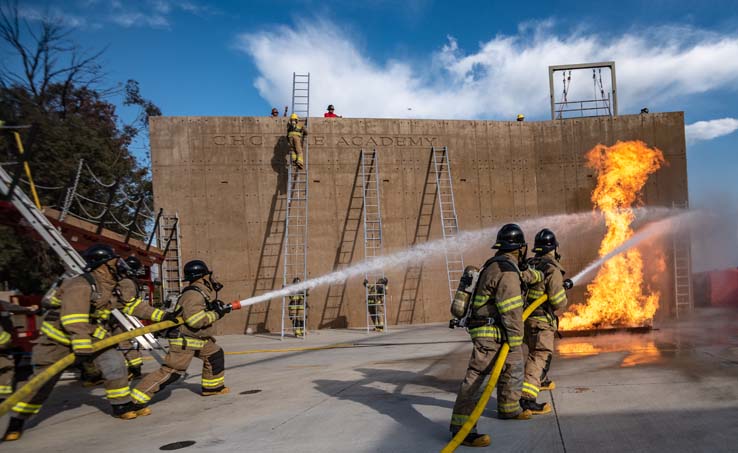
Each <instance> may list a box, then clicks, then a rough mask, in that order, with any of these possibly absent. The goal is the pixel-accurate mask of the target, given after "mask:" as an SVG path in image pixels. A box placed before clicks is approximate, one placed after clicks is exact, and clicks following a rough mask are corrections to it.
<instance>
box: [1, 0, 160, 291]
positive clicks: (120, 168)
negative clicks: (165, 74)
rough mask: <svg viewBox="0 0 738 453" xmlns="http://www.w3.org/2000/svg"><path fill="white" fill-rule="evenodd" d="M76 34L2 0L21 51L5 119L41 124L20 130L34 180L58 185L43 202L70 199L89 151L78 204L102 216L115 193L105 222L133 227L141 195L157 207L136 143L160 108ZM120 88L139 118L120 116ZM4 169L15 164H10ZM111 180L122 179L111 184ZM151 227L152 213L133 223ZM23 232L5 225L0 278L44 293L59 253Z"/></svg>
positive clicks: (7, 64) (8, 73) (8, 35)
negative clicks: (30, 17) (107, 76)
mask: <svg viewBox="0 0 738 453" xmlns="http://www.w3.org/2000/svg"><path fill="white" fill-rule="evenodd" d="M71 35H72V30H69V29H66V28H65V27H64V26H63V25H62V24H61V23H60V22H59V21H55V20H54V19H53V18H46V19H43V20H41V21H40V22H29V21H27V20H24V19H22V18H21V17H20V15H19V11H18V4H17V2H15V3H8V2H6V3H3V4H1V5H0V46H2V47H3V48H4V49H3V50H4V51H5V54H7V55H10V56H11V57H13V58H10V59H9V58H4V67H3V68H2V69H1V70H0V119H2V120H4V121H5V122H6V123H7V124H11V125H12V124H32V125H33V128H32V129H31V130H28V129H24V130H22V137H23V140H24V143H25V144H26V147H27V151H28V152H29V153H30V156H31V157H30V160H29V164H30V167H31V170H32V173H33V178H34V182H35V183H36V184H38V185H39V186H42V187H47V188H56V189H53V190H52V189H42V190H39V196H40V198H41V202H42V204H43V205H45V206H53V207H56V208H58V209H60V208H61V207H62V205H63V203H64V199H65V195H66V188H67V187H69V186H71V184H72V182H73V181H74V179H75V176H76V172H77V168H78V165H79V162H80V159H84V163H85V165H86V167H85V170H84V171H83V174H82V177H81V178H80V180H79V185H78V187H77V191H76V193H77V194H78V195H79V196H78V197H77V198H76V199H75V201H74V205H73V206H72V209H71V212H73V213H74V214H76V215H78V216H80V217H92V218H94V217H98V216H99V215H100V214H101V213H102V211H103V209H104V204H103V205H101V204H98V203H100V202H102V203H105V202H107V200H108V198H109V197H110V196H111V193H112V194H113V198H112V200H113V202H112V207H111V210H110V213H109V214H108V215H107V216H106V219H107V221H106V223H105V227H106V228H109V229H112V230H115V231H117V232H125V230H126V228H124V227H123V226H121V224H123V225H126V224H129V223H131V222H132V220H133V217H134V211H135V207H136V202H135V201H136V200H137V199H138V198H139V197H143V198H144V200H145V202H146V203H147V205H148V206H151V205H152V199H153V194H152V187H151V180H150V176H149V173H148V169H147V168H145V167H143V166H141V165H140V164H139V162H138V161H137V159H136V157H135V156H134V155H133V154H132V153H131V151H130V149H129V146H130V145H131V143H132V141H133V140H134V138H136V136H137V135H139V134H145V136H144V139H147V138H148V137H147V134H148V129H147V123H148V118H149V117H150V116H155V115H160V114H161V111H160V110H159V108H158V107H157V106H156V105H155V104H154V103H153V102H151V101H149V100H147V99H146V98H144V97H143V96H142V95H141V93H140V88H139V85H138V83H137V82H136V81H134V80H129V81H128V82H127V84H126V86H125V87H124V88H122V87H121V86H118V87H116V88H113V89H109V88H103V87H102V86H101V83H102V82H103V81H104V74H103V71H102V64H101V63H100V60H101V56H102V54H103V51H102V50H99V51H92V52H89V51H85V50H83V49H81V48H80V47H79V46H78V45H76V44H75V43H74V42H73V41H72V40H71ZM116 95H117V96H121V95H122V96H124V98H123V102H124V104H125V105H130V106H138V107H139V110H140V114H139V115H138V117H137V118H136V119H135V120H134V121H133V123H131V124H123V122H122V121H121V119H120V118H119V116H118V115H117V113H116V109H115V105H113V104H112V103H111V102H110V101H109V100H108V99H110V97H111V96H116ZM0 140H1V142H0V149H1V150H2V151H0V153H1V154H0V159H1V160H2V161H3V162H13V161H18V160H19V156H18V153H17V151H16V150H15V146H14V143H13V142H12V139H11V137H10V135H9V134H3V137H2V138H0ZM88 168H89V171H88ZM6 170H7V171H9V172H11V171H13V169H12V167H6ZM90 172H91V173H93V174H94V175H95V177H94V178H93V177H92V175H91V174H90ZM101 182H102V183H103V184H100V183H101ZM110 184H115V185H114V186H113V187H106V185H110ZM21 188H23V189H27V186H24V185H21ZM89 200H94V201H97V202H98V203H94V202H92V201H89ZM80 205H81V206H80ZM146 227H147V220H146V219H145V218H142V217H139V218H138V219H137V221H136V225H135V227H132V228H133V231H138V230H140V231H146ZM18 233H19V231H18V230H17V229H15V228H8V227H4V228H3V230H2V231H0V235H1V236H0V282H3V281H7V282H9V283H10V286H13V287H17V288H19V289H21V290H23V291H24V292H38V291H40V290H41V289H42V288H43V286H45V285H46V284H48V282H49V281H52V280H53V279H54V278H55V275H53V274H55V272H56V271H58V264H57V263H55V262H54V259H49V258H48V256H49V255H53V253H51V252H50V251H49V250H47V247H46V246H45V245H44V244H40V243H39V242H40V241H38V240H34V239H32V238H30V237H27V236H23V235H20V234H18ZM50 274H51V275H50Z"/></svg>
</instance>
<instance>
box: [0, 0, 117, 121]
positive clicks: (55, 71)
mask: <svg viewBox="0 0 738 453" xmlns="http://www.w3.org/2000/svg"><path fill="white" fill-rule="evenodd" d="M71 32H72V30H71V29H69V28H67V27H65V26H64V25H63V23H62V21H61V19H59V18H53V17H51V16H50V15H49V14H46V15H44V17H43V18H42V19H41V20H40V23H39V24H37V26H34V24H31V23H30V22H29V21H28V20H27V19H24V18H23V17H22V14H21V12H20V10H19V8H18V2H17V0H16V1H12V2H11V1H3V2H2V3H0V40H2V41H4V43H5V45H7V46H8V47H9V48H10V49H11V51H12V53H15V54H16V56H17V60H15V61H14V63H15V64H14V65H13V66H10V65H9V63H10V62H9V61H8V60H5V59H4V60H5V61H4V62H3V64H2V67H0V84H2V86H3V87H5V88H10V87H13V86H20V87H23V88H24V89H26V90H27V91H28V92H30V93H32V95H33V98H34V100H35V102H36V103H37V104H38V105H39V107H41V108H43V109H44V110H46V107H47V106H46V102H47V101H48V99H49V97H48V96H47V90H48V89H49V87H50V86H51V85H55V84H59V85H60V86H61V87H62V105H66V103H65V102H64V100H65V99H66V94H67V93H69V92H70V90H71V89H72V88H73V87H76V88H80V87H83V88H84V87H91V86H94V85H96V84H98V83H99V82H100V81H101V80H102V78H103V76H104V73H103V70H102V66H101V65H100V64H99V62H98V60H99V58H100V56H101V55H102V54H103V53H104V52H105V49H104V48H103V49H101V50H98V51H92V52H90V51H86V50H84V49H82V48H80V47H79V46H78V45H76V44H75V43H73V42H72V41H71V40H69V39H68V37H69V35H70V33H71Z"/></svg>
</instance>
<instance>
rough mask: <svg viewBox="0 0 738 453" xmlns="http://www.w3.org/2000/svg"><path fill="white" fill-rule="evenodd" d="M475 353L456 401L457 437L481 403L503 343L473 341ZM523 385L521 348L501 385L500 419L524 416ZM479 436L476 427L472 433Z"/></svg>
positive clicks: (510, 360)
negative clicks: (484, 384) (487, 379)
mask: <svg viewBox="0 0 738 453" xmlns="http://www.w3.org/2000/svg"><path fill="white" fill-rule="evenodd" d="M472 343H473V345H474V350H473V351H472V355H471V358H470V359H469V367H468V368H467V370H466V376H464V380H463V381H461V388H460V389H459V394H458V396H457V397H456V403H455V404H454V410H453V414H452V415H451V432H453V433H456V432H457V431H458V430H459V429H461V426H462V425H463V424H464V423H465V422H466V421H467V420H468V419H469V414H471V413H472V411H473V410H474V406H476V404H477V401H478V400H479V397H480V394H481V389H482V384H483V383H484V381H485V379H486V377H487V376H489V374H490V372H491V371H492V367H493V366H494V363H495V360H496V359H497V355H498V354H499V352H500V348H501V347H502V343H498V342H497V341H495V340H494V339H493V338H485V337H479V338H474V339H472ZM522 383H523V355H522V351H521V348H520V347H516V348H511V349H510V353H509V354H508V356H507V360H506V361H505V365H504V367H503V369H502V373H501V374H500V379H499V381H498V382H497V414H498V416H499V417H500V418H515V417H517V416H518V415H520V413H521V412H523V409H522V408H521V407H520V388H521V386H522ZM472 432H476V426H475V427H474V429H473V430H472Z"/></svg>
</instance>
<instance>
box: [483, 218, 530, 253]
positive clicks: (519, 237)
mask: <svg viewBox="0 0 738 453" xmlns="http://www.w3.org/2000/svg"><path fill="white" fill-rule="evenodd" d="M527 245H528V244H526V243H525V235H523V230H522V229H520V227H519V226H518V225H516V224H514V223H508V224H507V225H504V226H503V227H502V228H500V231H498V232H497V240H496V241H495V245H493V246H492V248H493V249H498V250H500V251H502V252H509V251H512V250H518V249H519V248H522V247H525V246H527Z"/></svg>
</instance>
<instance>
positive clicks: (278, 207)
mask: <svg viewBox="0 0 738 453" xmlns="http://www.w3.org/2000/svg"><path fill="white" fill-rule="evenodd" d="M285 130H286V120H285V119H283V118H276V119H273V118H268V117H156V118H152V120H151V151H152V167H153V182H154V195H155V204H156V208H157V209H158V208H164V210H165V211H166V212H169V213H173V212H175V211H176V212H178V213H179V215H180V219H181V232H182V251H183V260H184V261H186V260H189V259H194V258H200V259H204V260H205V261H206V262H207V263H208V264H209V265H211V266H212V267H213V268H214V269H215V272H216V274H217V276H218V277H219V278H220V280H221V281H222V282H223V283H224V284H225V289H224V291H223V294H222V297H221V298H222V299H223V300H226V301H227V300H232V299H243V298H246V297H249V296H252V295H257V294H262V293H264V292H266V291H269V290H271V289H273V288H279V287H281V286H282V265H281V260H280V255H281V252H282V240H283V232H284V216H285V204H286V203H285V196H286V194H285V190H286V167H285V163H286V154H287V152H288V147H287V145H286V142H285V140H284V139H283V137H284V133H285ZM309 130H310V135H309V143H310V156H309V159H310V167H309V168H310V178H309V183H310V201H309V209H310V216H309V225H310V230H309V243H308V272H309V276H310V277H316V276H320V275H322V274H325V273H327V272H330V271H333V270H335V269H338V268H343V267H346V266H348V265H350V264H352V263H357V262H359V261H361V260H362V259H363V254H364V249H363V246H364V245H363V232H362V228H363V227H362V223H361V209H362V200H361V195H362V194H361V175H360V168H359V152H360V149H361V148H366V149H367V150H371V149H373V148H376V149H377V151H378V155H379V157H378V158H379V165H380V170H379V174H380V178H381V205H382V216H383V226H384V239H385V242H384V248H385V253H391V252H393V251H399V250H402V249H405V248H406V247H409V246H411V245H413V244H417V243H422V242H425V241H429V240H434V239H439V238H440V237H441V231H440V214H439V212H438V205H437V202H436V200H435V190H436V187H435V178H434V175H433V173H432V167H431V166H432V162H431V160H430V156H431V146H448V148H449V153H450V158H451V166H452V174H453V184H454V191H455V199H456V208H457V213H458V217H459V225H460V228H461V229H462V230H478V229H481V228H489V227H493V226H500V225H502V224H504V223H507V222H510V221H521V220H523V219H529V218H535V217H539V216H548V215H553V214H562V213H580V212H587V211H591V210H592V203H591V201H590V194H591V192H592V189H593V187H594V185H595V183H596V176H595V175H594V174H593V172H592V170H590V169H588V168H586V166H585V158H584V155H585V153H586V152H587V151H588V150H590V149H591V148H592V147H593V146H595V145H596V144H598V143H602V144H606V145H612V144H613V143H615V142H616V141H617V140H634V139H638V140H643V141H644V142H646V143H647V144H648V145H650V146H656V147H658V148H659V149H661V150H662V151H663V152H664V155H665V157H666V160H667V161H668V165H666V166H665V167H664V168H662V169H661V170H659V171H658V172H657V173H656V174H654V175H652V176H651V178H650V179H649V181H648V183H647V185H646V187H645V190H644V196H643V201H644V203H645V204H646V205H649V206H667V207H671V206H672V203H673V202H685V201H687V173H686V153H685V150H686V145H685V138H684V115H683V113H682V112H676V113H659V114H653V113H652V114H648V115H627V116H620V117H617V118H608V117H599V118H584V119H572V120H565V121H543V122H499V121H440V120H396V119H346V118H344V119H328V118H325V119H324V118H311V119H310V128H309ZM543 226H545V225H540V227H543ZM537 228H538V226H537ZM603 232H604V229H603V227H601V226H596V227H594V228H591V227H590V228H586V229H579V230H576V231H569V228H559V231H556V233H557V234H558V235H559V236H560V238H561V242H562V254H563V255H564V266H565V267H566V268H567V269H568V270H569V273H570V275H574V273H576V272H577V271H578V270H580V269H581V268H583V267H584V266H585V265H586V264H587V263H588V262H590V261H591V260H592V259H594V258H595V257H596V256H597V248H598V246H599V243H600V240H601V238H602V235H603ZM535 233H536V231H534V230H530V231H526V236H527V237H528V238H529V240H530V241H531V242H532V238H533V235H534V234H535ZM493 238H494V232H492V233H490V237H489V240H488V241H486V242H483V243H480V244H478V245H477V247H476V248H475V250H474V252H472V253H467V254H466V255H465V261H466V262H467V263H469V264H477V265H480V264H481V263H482V262H483V261H484V260H485V259H486V258H487V257H489V256H490V255H491V251H490V250H489V246H490V245H491V243H492V240H493ZM665 250H666V255H663V256H661V255H659V254H646V256H645V259H646V263H645V268H646V269H652V268H656V267H658V263H657V261H661V262H662V264H661V265H663V264H664V263H665V264H666V266H667V267H668V268H669V269H670V263H671V256H670V254H669V253H670V251H671V250H670V247H665ZM184 261H183V262H184ZM669 275H670V272H656V273H654V275H649V276H647V280H648V282H649V283H650V284H653V285H655V286H657V287H659V288H660V289H661V291H662V307H663V308H662V310H661V313H660V316H665V315H668V314H669V312H670V307H668V304H669V302H670V300H671V287H672V282H671V280H670V277H669ZM388 278H389V282H390V283H389V299H388V301H387V305H388V319H389V323H390V325H394V324H398V323H400V324H402V323H427V322H438V321H445V320H447V319H448V318H449V315H448V300H447V298H448V296H447V295H448V285H447V279H446V270H445V262H444V260H443V257H442V256H440V257H438V258H437V259H432V260H427V261H426V262H425V263H423V264H422V266H421V265H409V266H407V267H406V268H401V269H391V270H388ZM657 278H660V281H657V280H656V279H657ZM362 280H363V277H362V278H355V279H351V280H350V281H348V282H346V283H345V284H340V285H333V286H331V287H322V288H318V289H315V290H313V291H311V293H310V298H309V302H308V303H309V319H308V323H309V327H310V328H311V329H315V328H325V327H347V326H349V327H359V326H365V325H366V324H365V323H366V314H365V302H364V291H363V287H362V285H361V282H362ZM583 290H584V288H579V289H578V290H576V291H574V292H572V297H571V298H572V299H574V301H582V300H583ZM280 320H281V299H280V300H274V301H272V302H271V303H265V304H260V305H256V306H253V307H252V308H251V309H250V310H242V311H241V312H238V313H235V314H233V315H230V316H229V317H227V318H226V319H225V320H224V321H222V322H220V327H219V329H220V332H221V333H241V332H246V331H247V329H248V331H249V332H250V331H257V330H258V331H265V330H267V331H272V332H278V331H279V326H280Z"/></svg>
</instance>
